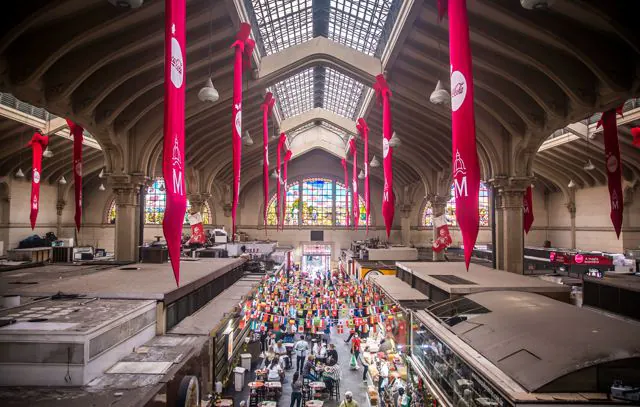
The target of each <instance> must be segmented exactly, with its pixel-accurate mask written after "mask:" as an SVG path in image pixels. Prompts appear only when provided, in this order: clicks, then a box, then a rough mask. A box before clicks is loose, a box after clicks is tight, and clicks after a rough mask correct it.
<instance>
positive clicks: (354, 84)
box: [323, 68, 364, 120]
mask: <svg viewBox="0 0 640 407" xmlns="http://www.w3.org/2000/svg"><path fill="white" fill-rule="evenodd" d="M363 90H364V85H363V84H362V83H360V82H358V81H356V80H355V79H352V78H350V77H348V76H347V75H345V74H342V73H340V72H338V71H336V70H333V69H331V68H326V71H325V91H324V100H323V107H324V108H325V109H328V110H331V111H332V112H334V113H335V114H338V115H340V116H344V117H346V118H349V119H352V120H355V115H356V109H357V108H358V106H359V104H360V99H361V96H362V91H363Z"/></svg>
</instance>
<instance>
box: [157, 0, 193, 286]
mask: <svg viewBox="0 0 640 407" xmlns="http://www.w3.org/2000/svg"><path fill="white" fill-rule="evenodd" d="M185 3H186V2H185V0H166V2H165V41H164V47H165V52H164V55H165V64H164V141H163V150H162V175H163V176H164V182H165V186H166V208H165V212H164V219H163V221H162V231H163V232H164V237H165V240H166V241H167V248H168V249H169V258H170V259H171V268H172V269H173V275H174V277H175V279H176V285H180V247H181V239H182V224H183V222H184V213H185V212H186V209H187V196H186V186H185V179H184V171H185V168H184V108H185V107H184V93H185V71H186V60H185V49H186V39H185V23H186V5H185Z"/></svg>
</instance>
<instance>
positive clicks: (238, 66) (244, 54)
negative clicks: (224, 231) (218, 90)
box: [231, 23, 253, 240]
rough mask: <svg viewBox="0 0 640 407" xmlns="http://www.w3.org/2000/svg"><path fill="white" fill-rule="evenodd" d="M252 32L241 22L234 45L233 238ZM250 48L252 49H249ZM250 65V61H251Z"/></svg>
mask: <svg viewBox="0 0 640 407" xmlns="http://www.w3.org/2000/svg"><path fill="white" fill-rule="evenodd" d="M250 33H251V25H249V24H247V23H242V24H240V30H239V31H238V33H237V34H236V41H235V42H234V43H233V45H232V47H235V59H234V64H233V106H232V110H231V127H232V128H233V134H232V143H231V146H232V150H233V203H232V205H231V223H232V227H231V229H232V231H231V233H232V234H231V236H232V239H233V240H235V236H236V213H237V210H238V200H239V197H240V170H241V168H242V68H243V65H246V62H244V63H243V58H244V59H245V60H247V59H249V60H250V58H251V55H248V54H249V52H250V51H253V48H252V47H251V42H250V43H249V44H248V46H247V40H248V39H249V34H250ZM249 48H250V49H249ZM245 49H246V51H245ZM249 65H250V62H249Z"/></svg>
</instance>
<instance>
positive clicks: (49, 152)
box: [42, 146, 53, 158]
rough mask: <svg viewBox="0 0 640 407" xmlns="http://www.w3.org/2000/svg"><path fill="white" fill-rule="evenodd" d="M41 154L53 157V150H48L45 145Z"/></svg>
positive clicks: (45, 156)
mask: <svg viewBox="0 0 640 407" xmlns="http://www.w3.org/2000/svg"><path fill="white" fill-rule="evenodd" d="M42 156H43V157H44V158H51V157H53V151H51V150H49V147H48V146H47V148H45V149H44V151H43V152H42Z"/></svg>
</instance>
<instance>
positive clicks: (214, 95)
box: [198, 78, 220, 103]
mask: <svg viewBox="0 0 640 407" xmlns="http://www.w3.org/2000/svg"><path fill="white" fill-rule="evenodd" d="M198 99H200V101H201V102H210V103H214V102H217V101H218V99H220V94H219V93H218V91H217V89H216V88H214V87H213V82H212V81H211V78H209V79H207V83H206V84H205V85H204V87H203V88H202V89H200V92H198Z"/></svg>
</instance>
